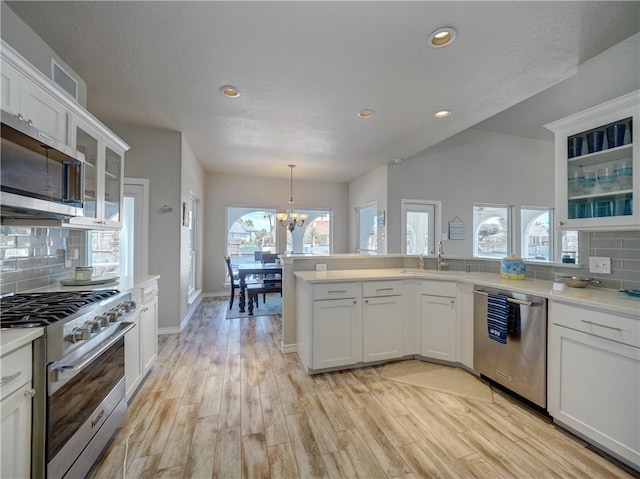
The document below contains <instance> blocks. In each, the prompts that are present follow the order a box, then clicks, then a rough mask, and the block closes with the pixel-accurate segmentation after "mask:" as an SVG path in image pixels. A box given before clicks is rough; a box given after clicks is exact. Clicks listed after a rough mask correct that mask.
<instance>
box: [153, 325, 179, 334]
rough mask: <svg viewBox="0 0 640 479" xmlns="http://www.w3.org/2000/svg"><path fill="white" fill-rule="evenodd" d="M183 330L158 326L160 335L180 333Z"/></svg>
mask: <svg viewBox="0 0 640 479" xmlns="http://www.w3.org/2000/svg"><path fill="white" fill-rule="evenodd" d="M180 331H181V327H180V328H158V336H162V335H164V334H178V333H180Z"/></svg>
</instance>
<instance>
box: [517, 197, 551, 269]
mask: <svg viewBox="0 0 640 479" xmlns="http://www.w3.org/2000/svg"><path fill="white" fill-rule="evenodd" d="M520 226H521V228H522V229H521V241H522V244H521V247H520V248H521V249H520V250H521V253H520V255H521V256H522V259H525V260H528V261H546V262H549V261H553V210H551V209H550V208H530V207H524V206H523V207H522V208H521V209H520Z"/></svg>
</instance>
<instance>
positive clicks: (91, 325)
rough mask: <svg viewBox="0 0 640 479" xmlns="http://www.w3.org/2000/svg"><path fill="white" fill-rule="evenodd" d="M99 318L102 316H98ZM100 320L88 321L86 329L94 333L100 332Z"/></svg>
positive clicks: (85, 324) (85, 325)
mask: <svg viewBox="0 0 640 479" xmlns="http://www.w3.org/2000/svg"><path fill="white" fill-rule="evenodd" d="M99 317H100V316H98V318H99ZM98 318H96V319H94V320H93V321H87V322H86V323H84V327H85V328H87V329H88V330H89V331H90V332H92V333H97V332H98V331H100V321H99V320H98Z"/></svg>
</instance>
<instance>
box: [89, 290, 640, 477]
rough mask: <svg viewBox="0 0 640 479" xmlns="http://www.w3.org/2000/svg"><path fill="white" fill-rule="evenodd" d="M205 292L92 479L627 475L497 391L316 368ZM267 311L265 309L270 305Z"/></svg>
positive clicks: (166, 345) (163, 347)
mask: <svg viewBox="0 0 640 479" xmlns="http://www.w3.org/2000/svg"><path fill="white" fill-rule="evenodd" d="M227 304H228V302H227V301H226V300H224V299H212V298H205V299H204V300H203V302H202V304H201V305H200V306H199V308H198V310H197V311H196V313H195V314H194V316H193V317H192V319H191V320H190V321H189V324H188V326H187V327H186V328H185V330H184V331H183V332H182V333H181V334H180V335H177V334H176V335H168V336H161V337H160V344H159V357H158V361H157V363H156V365H155V367H154V369H153V370H152V372H151V373H150V375H149V376H148V378H147V380H146V382H145V383H144V384H143V386H142V387H141V388H140V390H139V391H138V393H137V395H136V396H135V397H134V399H133V401H132V403H131V404H130V405H129V412H128V414H127V417H126V419H125V421H124V423H123V425H122V428H121V429H120V430H119V431H118V433H117V435H116V436H115V437H114V439H113V441H112V442H111V444H110V445H109V447H108V448H107V450H106V452H105V454H104V455H103V457H102V458H101V459H100V460H99V461H98V463H97V464H96V466H95V467H94V469H93V470H92V471H91V473H90V477H91V478H93V479H98V478H108V479H113V478H118V477H123V470H122V469H123V463H124V458H125V453H126V477H127V478H143V477H144V478H154V477H155V478H198V479H199V478H211V477H216V478H217V477H226V478H252V479H253V478H297V477H301V478H310V477H331V478H347V477H349V478H350V477H354V478H355V477H359V478H391V477H404V478H431V477H445V478H449V477H459V478H472V477H477V478H527V477H531V478H556V477H557V478H569V477H578V478H596V477H601V478H627V477H633V476H632V475H630V474H629V473H628V472H626V471H625V470H623V469H621V468H619V467H617V466H616V465H615V464H613V463H612V462H609V461H607V460H606V459H604V458H603V457H601V456H600V455H598V454H596V453H594V452H593V451H592V450H590V449H589V448H587V447H586V445H585V443H583V442H582V441H580V440H578V439H577V438H575V437H574V436H572V435H570V434H568V433H566V432H563V431H562V430H561V429H559V428H557V427H555V426H554V425H553V424H551V423H549V421H547V420H546V419H544V418H542V417H541V416H539V415H537V414H536V413H533V412H532V411H531V410H529V409H527V408H526V407H524V406H522V405H520V404H519V403H517V402H516V401H514V400H512V399H511V398H510V397H509V396H506V395H504V394H503V393H500V392H497V391H495V390H494V392H493V399H494V402H493V403H491V404H485V403H479V402H474V401H471V400H465V399H461V398H458V397H455V396H451V395H447V394H442V393H437V392H434V391H431V390H428V389H424V388H418V387H414V386H409V385H405V384H401V383H397V382H394V381H389V380H385V379H382V378H381V377H380V376H379V374H378V372H379V370H380V367H368V368H364V369H358V370H351V371H343V372H335V373H327V374H321V375H316V376H309V375H307V374H306V373H305V371H304V369H303V367H302V365H301V363H300V361H299V359H298V356H297V355H296V354H282V353H281V352H280V350H279V343H280V337H281V321H280V317H279V316H266V317H260V316H255V317H254V318H249V319H247V318H242V319H226V317H225V313H226V310H227ZM258 311H259V310H258Z"/></svg>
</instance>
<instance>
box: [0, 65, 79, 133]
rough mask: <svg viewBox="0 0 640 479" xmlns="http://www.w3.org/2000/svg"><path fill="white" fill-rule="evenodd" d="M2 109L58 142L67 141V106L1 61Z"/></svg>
mask: <svg viewBox="0 0 640 479" xmlns="http://www.w3.org/2000/svg"><path fill="white" fill-rule="evenodd" d="M2 109H3V110H5V111H7V112H9V113H12V114H14V115H16V116H18V117H20V118H22V119H23V120H24V121H25V122H27V123H29V124H31V125H33V126H34V127H35V128H37V129H38V130H40V131H41V132H43V133H45V134H46V135H49V136H50V137H52V138H54V139H55V140H57V141H60V142H62V143H65V144H66V143H67V117H68V112H67V109H66V108H65V106H64V105H63V104H62V103H61V102H60V101H58V100H56V98H54V97H53V96H52V95H51V94H50V93H49V92H47V91H46V90H45V89H43V88H41V87H39V86H38V85H36V84H35V83H34V82H33V81H31V80H30V79H29V78H28V77H27V76H26V75H23V74H22V73H20V72H19V71H18V70H17V69H16V68H14V67H13V66H12V65H11V64H10V63H9V62H7V61H5V60H4V59H3V60H2Z"/></svg>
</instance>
